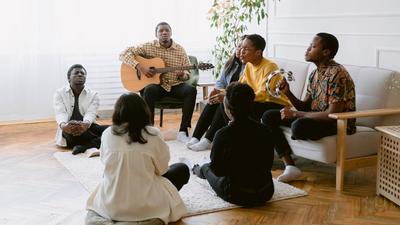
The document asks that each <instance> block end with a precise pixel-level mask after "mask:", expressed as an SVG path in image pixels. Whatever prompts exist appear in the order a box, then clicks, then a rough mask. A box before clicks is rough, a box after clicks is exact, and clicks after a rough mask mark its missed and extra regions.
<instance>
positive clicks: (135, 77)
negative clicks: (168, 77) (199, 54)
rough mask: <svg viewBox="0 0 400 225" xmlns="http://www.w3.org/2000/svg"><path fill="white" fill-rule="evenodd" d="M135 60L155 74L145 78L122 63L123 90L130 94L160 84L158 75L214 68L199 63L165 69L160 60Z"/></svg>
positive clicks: (139, 57)
mask: <svg viewBox="0 0 400 225" xmlns="http://www.w3.org/2000/svg"><path fill="white" fill-rule="evenodd" d="M135 60H136V61H138V62H139V63H140V64H141V65H142V66H145V67H148V68H152V69H154V70H155V72H156V74H155V75H154V76H153V77H147V76H146V75H144V74H141V72H140V70H138V69H136V68H132V67H131V66H129V65H127V64H125V63H122V65H121V81H122V84H123V85H124V87H125V89H127V90H128V91H132V92H138V91H140V90H142V89H143V88H144V87H146V86H147V85H149V84H160V75H162V74H163V73H168V72H173V71H177V70H192V69H200V70H207V69H212V68H214V66H213V65H212V64H210V63H199V64H198V65H196V64H194V65H188V66H175V67H165V62H164V60H162V59H161V58H151V59H146V58H143V57H141V56H135Z"/></svg>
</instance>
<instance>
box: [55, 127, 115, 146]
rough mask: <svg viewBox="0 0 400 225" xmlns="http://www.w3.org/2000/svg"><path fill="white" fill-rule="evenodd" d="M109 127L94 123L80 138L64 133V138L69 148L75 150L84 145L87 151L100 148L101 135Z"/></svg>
mask: <svg viewBox="0 0 400 225" xmlns="http://www.w3.org/2000/svg"><path fill="white" fill-rule="evenodd" d="M107 127H108V125H99V124H97V123H92V125H90V127H89V129H87V131H86V132H84V133H83V134H81V135H80V136H73V135H71V134H67V133H64V132H62V136H63V137H64V138H65V140H66V141H67V147H68V148H73V147H74V146H76V145H83V146H84V147H85V148H86V149H89V148H100V144H101V134H102V133H103V131H104V130H105V129H107Z"/></svg>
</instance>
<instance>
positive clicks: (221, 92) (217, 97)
mask: <svg viewBox="0 0 400 225" xmlns="http://www.w3.org/2000/svg"><path fill="white" fill-rule="evenodd" d="M225 95H226V92H225V89H216V88H214V89H213V90H212V91H211V92H210V96H209V97H208V102H209V103H210V104H218V103H222V101H223V100H224V97H225Z"/></svg>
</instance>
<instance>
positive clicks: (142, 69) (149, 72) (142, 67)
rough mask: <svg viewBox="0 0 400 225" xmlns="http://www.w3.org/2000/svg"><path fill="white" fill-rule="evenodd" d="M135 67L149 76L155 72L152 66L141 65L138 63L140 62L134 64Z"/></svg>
mask: <svg viewBox="0 0 400 225" xmlns="http://www.w3.org/2000/svg"><path fill="white" fill-rule="evenodd" d="M136 69H138V70H139V71H140V72H141V73H142V74H144V75H145V76H146V77H149V78H150V77H153V76H154V75H155V74H156V71H155V69H154V68H151V67H145V66H142V65H140V63H139V64H137V65H136Z"/></svg>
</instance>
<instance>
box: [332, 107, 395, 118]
mask: <svg viewBox="0 0 400 225" xmlns="http://www.w3.org/2000/svg"><path fill="white" fill-rule="evenodd" d="M393 114H400V108H386V109H371V110H362V111H354V112H343V113H331V114H329V115H328V116H329V117H330V118H332V119H337V120H341V119H352V118H359V117H372V116H387V115H393Z"/></svg>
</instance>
